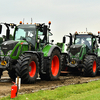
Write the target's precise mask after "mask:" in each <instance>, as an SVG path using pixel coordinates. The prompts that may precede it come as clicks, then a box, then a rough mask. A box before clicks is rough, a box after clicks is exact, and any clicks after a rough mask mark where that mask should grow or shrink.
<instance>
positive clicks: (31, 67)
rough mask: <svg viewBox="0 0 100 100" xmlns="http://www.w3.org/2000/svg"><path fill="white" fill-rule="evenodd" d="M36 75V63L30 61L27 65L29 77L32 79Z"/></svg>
mask: <svg viewBox="0 0 100 100" xmlns="http://www.w3.org/2000/svg"><path fill="white" fill-rule="evenodd" d="M35 73H36V63H35V62H34V61H31V63H30V65H29V75H30V77H34V75H35Z"/></svg>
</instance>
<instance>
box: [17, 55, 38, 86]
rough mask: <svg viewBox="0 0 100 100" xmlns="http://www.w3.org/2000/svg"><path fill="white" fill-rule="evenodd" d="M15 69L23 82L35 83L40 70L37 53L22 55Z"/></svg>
mask: <svg viewBox="0 0 100 100" xmlns="http://www.w3.org/2000/svg"><path fill="white" fill-rule="evenodd" d="M15 70H16V75H17V76H20V77H21V82H22V83H26V84H32V83H34V82H35V81H36V78H37V76H38V71H39V61H38V57H37V56H36V55H35V54H26V55H22V56H20V58H19V60H18V63H17V64H16V69H15Z"/></svg>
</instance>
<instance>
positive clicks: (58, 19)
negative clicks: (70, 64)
mask: <svg viewBox="0 0 100 100" xmlns="http://www.w3.org/2000/svg"><path fill="white" fill-rule="evenodd" d="M23 18H25V21H24V23H27V22H28V23H30V22H31V18H32V19H33V23H36V22H40V23H46V24H48V21H51V32H52V33H53V39H54V40H55V42H61V41H62V37H63V36H64V35H66V34H69V33H72V34H73V33H74V32H75V31H77V32H82V31H83V32H84V31H86V28H87V30H88V31H91V32H93V33H95V34H97V32H98V31H100V0H0V22H8V23H10V22H13V23H16V24H19V21H20V20H23Z"/></svg>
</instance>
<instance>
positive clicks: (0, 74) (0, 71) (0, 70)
mask: <svg viewBox="0 0 100 100" xmlns="http://www.w3.org/2000/svg"><path fill="white" fill-rule="evenodd" d="M2 72H3V70H2V69H0V79H1V76H2Z"/></svg>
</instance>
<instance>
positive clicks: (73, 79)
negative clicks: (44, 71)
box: [0, 71, 100, 97]
mask: <svg viewBox="0 0 100 100" xmlns="http://www.w3.org/2000/svg"><path fill="white" fill-rule="evenodd" d="M99 79H100V76H96V77H82V76H74V75H68V74H67V75H66V76H60V78H59V80H56V81H42V80H41V79H37V81H36V83H34V84H21V89H20V90H19V92H18V93H19V94H23V93H32V92H37V91H39V90H47V89H51V90H52V89H55V88H57V87H60V86H64V85H65V86H67V85H70V84H81V83H88V82H90V81H96V80H99ZM12 85H13V83H12V81H11V79H10V78H9V76H8V72H7V71H4V72H3V76H2V77H1V80H0V97H3V96H8V95H10V94H11V86H12Z"/></svg>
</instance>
